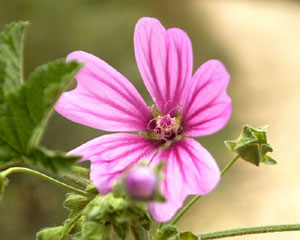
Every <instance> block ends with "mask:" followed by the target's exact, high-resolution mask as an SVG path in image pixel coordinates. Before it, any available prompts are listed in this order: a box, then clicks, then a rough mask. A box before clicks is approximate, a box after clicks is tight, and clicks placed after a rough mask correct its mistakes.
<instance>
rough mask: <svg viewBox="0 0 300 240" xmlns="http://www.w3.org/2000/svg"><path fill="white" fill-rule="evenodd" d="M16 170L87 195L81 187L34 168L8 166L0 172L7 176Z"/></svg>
mask: <svg viewBox="0 0 300 240" xmlns="http://www.w3.org/2000/svg"><path fill="white" fill-rule="evenodd" d="M16 172H23V173H29V174H31V175H34V176H37V177H40V178H42V179H45V180H47V181H48V182H51V183H54V184H56V185H58V186H60V187H62V188H65V189H67V190H69V191H72V192H75V193H78V194H80V195H83V196H89V193H87V192H85V191H83V190H81V189H78V188H75V187H72V186H70V185H67V184H65V183H63V182H60V181H58V180H56V179H54V178H52V177H49V176H47V175H45V174H43V173H40V172H38V171H35V170H32V169H29V168H24V167H12V168H9V169H7V170H5V171H3V172H1V173H0V174H1V175H2V176H3V177H7V176H8V175H10V174H12V173H16Z"/></svg>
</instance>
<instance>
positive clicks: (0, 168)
mask: <svg viewBox="0 0 300 240" xmlns="http://www.w3.org/2000/svg"><path fill="white" fill-rule="evenodd" d="M20 163H21V161H20V160H12V161H9V162H8V163H5V164H2V165H0V171H1V170H5V169H7V168H9V167H12V166H15V165H18V164H20Z"/></svg>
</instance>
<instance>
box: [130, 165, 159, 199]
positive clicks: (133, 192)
mask: <svg viewBox="0 0 300 240" xmlns="http://www.w3.org/2000/svg"><path fill="white" fill-rule="evenodd" d="M157 184H158V179H157V176H156V174H155V172H154V171H153V170H152V169H151V168H150V167H146V166H136V167H134V168H132V169H131V170H130V171H129V172H128V173H127V176H126V178H125V185H126V190H127V192H128V194H129V195H130V196H131V197H132V198H133V199H135V200H144V201H147V200H153V198H154V196H155V193H156V189H157Z"/></svg>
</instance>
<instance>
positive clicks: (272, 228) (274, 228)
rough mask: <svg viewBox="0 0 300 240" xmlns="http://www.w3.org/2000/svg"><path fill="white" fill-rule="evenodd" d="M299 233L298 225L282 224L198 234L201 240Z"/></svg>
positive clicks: (299, 227) (299, 225)
mask: <svg viewBox="0 0 300 240" xmlns="http://www.w3.org/2000/svg"><path fill="white" fill-rule="evenodd" d="M287 231H300V224H284V225H269V226H259V227H249V228H236V229H231V230H226V231H218V232H208V233H203V234H199V236H200V238H201V240H207V239H217V238H226V237H234V236H242V235H250V234H260V233H272V232H287Z"/></svg>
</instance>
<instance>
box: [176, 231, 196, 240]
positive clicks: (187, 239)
mask: <svg viewBox="0 0 300 240" xmlns="http://www.w3.org/2000/svg"><path fill="white" fill-rule="evenodd" d="M172 240H200V237H199V236H197V235H194V234H193V233H191V232H183V233H179V234H177V235H176V237H175V238H172Z"/></svg>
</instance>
